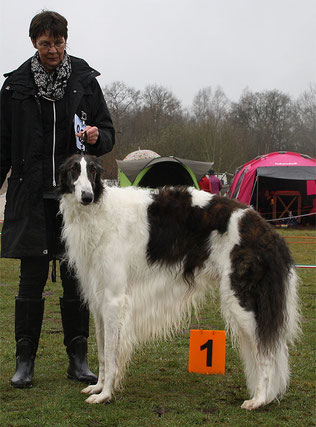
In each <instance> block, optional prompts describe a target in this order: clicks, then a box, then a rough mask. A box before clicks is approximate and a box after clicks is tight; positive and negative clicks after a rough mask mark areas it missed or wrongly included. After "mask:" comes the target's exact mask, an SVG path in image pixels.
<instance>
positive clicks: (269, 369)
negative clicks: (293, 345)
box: [240, 338, 289, 410]
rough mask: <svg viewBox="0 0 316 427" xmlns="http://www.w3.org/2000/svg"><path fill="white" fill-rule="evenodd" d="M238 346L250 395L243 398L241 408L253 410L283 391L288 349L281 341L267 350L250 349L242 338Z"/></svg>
mask: <svg viewBox="0 0 316 427" xmlns="http://www.w3.org/2000/svg"><path fill="white" fill-rule="evenodd" d="M246 339H247V338H246ZM240 346H241V347H240V351H241V354H242V358H243V361H244V365H245V371H246V377H247V385H248V388H249V391H250V393H251V397H252V398H251V399H250V400H245V401H244V403H243V404H242V405H241V408H243V409H248V410H253V409H257V408H260V407H261V406H263V405H266V404H268V403H270V402H272V401H273V400H274V399H275V398H277V397H278V396H281V395H282V394H283V393H284V392H285V390H286V386H287V383H288V379H289V368H288V349H287V345H286V343H285V342H284V341H281V342H280V343H278V344H277V347H276V348H275V349H272V350H268V351H267V352H265V351H262V350H260V349H258V347H257V346H255V347H254V348H253V350H252V351H250V346H249V343H246V342H245V340H244V339H243V338H242V339H241V342H240Z"/></svg>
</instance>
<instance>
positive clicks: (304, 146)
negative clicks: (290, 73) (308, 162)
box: [295, 84, 316, 157]
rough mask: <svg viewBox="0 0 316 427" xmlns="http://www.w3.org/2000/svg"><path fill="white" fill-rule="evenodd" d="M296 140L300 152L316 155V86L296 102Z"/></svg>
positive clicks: (313, 85) (311, 86)
mask: <svg viewBox="0 0 316 427" xmlns="http://www.w3.org/2000/svg"><path fill="white" fill-rule="evenodd" d="M295 111H296V123H295V139H296V144H297V148H298V151H301V152H302V153H305V154H309V155H311V156H313V157H315V154H316V84H311V85H310V86H309V88H308V90H306V91H305V92H304V93H303V94H302V95H301V96H300V97H299V98H298V99H297V101H296V103H295Z"/></svg>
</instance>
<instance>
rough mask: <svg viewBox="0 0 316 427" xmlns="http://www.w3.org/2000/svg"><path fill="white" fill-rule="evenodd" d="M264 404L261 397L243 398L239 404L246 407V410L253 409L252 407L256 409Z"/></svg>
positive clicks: (243, 407)
mask: <svg viewBox="0 0 316 427" xmlns="http://www.w3.org/2000/svg"><path fill="white" fill-rule="evenodd" d="M263 405H265V402H264V401H263V400H261V399H251V400H245V401H244V403H243V404H242V405H241V408H242V409H247V411H253V410H254V409H258V408H260V407H261V406H263Z"/></svg>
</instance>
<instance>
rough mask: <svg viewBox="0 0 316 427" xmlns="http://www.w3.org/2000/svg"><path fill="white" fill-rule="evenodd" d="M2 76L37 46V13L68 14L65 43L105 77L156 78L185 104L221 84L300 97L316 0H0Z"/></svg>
mask: <svg viewBox="0 0 316 427" xmlns="http://www.w3.org/2000/svg"><path fill="white" fill-rule="evenodd" d="M0 4H1V7H0V52H1V60H0V68H1V69H0V74H1V78H0V83H1V85H2V83H3V81H4V78H3V77H2V74H3V73H5V72H8V71H11V70H13V69H15V68H17V67H18V66H19V65H20V64H21V63H22V62H24V61H25V60H26V59H27V58H28V57H30V56H32V55H33V53H34V48H33V47H32V45H31V42H30V40H29V37H28V29H29V24H30V20H31V19H32V17H33V16H34V15H35V14H36V13H38V12H39V11H40V10H42V9H49V10H55V11H57V12H59V13H61V14H62V15H64V16H65V17H66V18H67V20H68V23H69V37H68V52H69V53H70V54H71V55H74V56H78V57H81V58H84V59H85V60H86V61H87V62H88V63H89V64H90V65H91V66H92V67H94V68H96V69H97V70H98V71H100V72H101V76H100V77H99V78H98V80H99V83H100V85H101V86H104V85H106V84H109V83H111V82H113V81H117V80H119V81H123V82H124V83H126V84H127V85H128V86H132V87H134V88H135V89H140V90H142V89H144V87H145V86H146V85H148V84H153V83H156V84H158V85H162V86H164V87H166V88H167V89H169V90H171V91H172V92H173V94H174V95H175V96H176V97H177V98H178V99H179V100H180V101H181V102H182V105H183V106H185V107H186V106H187V107H189V106H190V105H191V104H192V101H193V97H194V95H195V94H196V93H197V92H198V90H200V89H202V88H204V87H207V86H211V87H212V88H214V89H215V88H216V87H217V86H220V87H221V88H222V89H223V91H224V92H225V94H226V95H227V97H228V98H229V99H230V100H232V101H238V100H239V98H240V96H241V94H242V92H243V90H244V89H245V88H246V87H247V88H248V89H249V90H251V91H254V92H255V91H263V90H273V89H278V90H280V91H282V92H285V93H287V94H288V95H290V96H291V97H293V98H296V97H297V96H299V95H300V94H301V93H302V92H304V90H306V89H307V88H308V86H309V84H311V83H315V81H316V25H315V22H316V0H111V1H109V0H86V1H83V0H52V1H50V0H27V1H24V0H19V1H18V0H0Z"/></svg>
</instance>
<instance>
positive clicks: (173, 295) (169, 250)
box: [60, 155, 299, 410]
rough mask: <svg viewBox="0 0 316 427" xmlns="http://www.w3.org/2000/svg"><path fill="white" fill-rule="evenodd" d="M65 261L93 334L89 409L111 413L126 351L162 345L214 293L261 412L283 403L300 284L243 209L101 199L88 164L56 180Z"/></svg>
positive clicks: (119, 195) (198, 195) (120, 193)
mask: <svg viewBox="0 0 316 427" xmlns="http://www.w3.org/2000/svg"><path fill="white" fill-rule="evenodd" d="M60 192H61V203H60V210H61V213H62V215H63V221H64V227H63V234H62V235H63V239H64V241H65V244H66V249H67V258H68V261H69V263H70V266H72V267H73V268H74V270H75V272H76V274H77V276H78V278H79V281H80V286H81V293H82V296H83V298H84V299H85V301H86V302H87V303H88V304H89V307H90V309H91V312H92V314H93V317H94V321H95V326H96V337H97V346H98V356H99V379H98V382H97V384H96V385H91V386H88V387H86V388H85V389H83V390H82V392H83V393H86V394H89V395H90V396H89V397H88V398H87V400H86V402H88V403H101V402H107V401H109V400H110V399H111V398H112V396H113V391H114V390H115V389H117V388H118V387H119V385H120V384H121V380H122V378H123V375H124V371H125V368H126V366H127V363H128V361H129V360H130V357H131V354H132V351H133V349H134V348H135V347H136V346H137V345H139V344H141V343H146V342H148V341H149V340H152V339H156V338H159V337H169V336H171V335H172V334H173V333H174V332H175V331H177V330H179V328H180V327H181V325H183V322H184V321H186V320H188V318H189V317H190V314H191V311H192V307H193V308H198V307H199V306H200V304H201V303H202V301H203V299H204V297H205V295H206V294H207V293H209V292H210V291H211V290H212V287H214V286H215V284H216V283H217V284H218V287H219V294H220V301H221V311H222V315H223V317H224V319H225V322H226V325H227V328H228V330H229V331H230V333H231V335H232V339H233V341H234V342H235V343H236V344H238V347H239V349H240V354H241V358H242V360H243V363H244V366H245V374H246V379H247V385H248V389H249V393H250V396H251V399H250V400H245V401H244V403H243V404H242V406H241V407H242V408H245V409H248V410H252V409H256V408H259V407H261V406H263V405H265V404H267V403H269V402H271V401H272V400H274V399H275V398H278V397H280V396H282V394H283V393H284V392H285V389H286V386H287V384H288V380H289V368H288V347H287V344H288V343H292V342H293V340H294V339H295V338H296V336H297V335H298V332H299V312H298V297H297V275H296V272H295V269H294V265H293V261H292V258H291V255H290V252H289V250H288V248H287V246H286V244H285V243H284V241H283V239H282V238H280V237H279V235H278V234H277V233H276V232H275V231H274V230H273V229H272V227H271V226H270V225H269V224H267V222H266V221H265V220H264V219H262V218H261V217H260V216H259V214H258V213H257V212H255V211H254V210H253V209H252V208H251V207H249V206H246V205H243V204H241V203H239V202H238V201H235V200H230V199H228V198H225V197H219V196H217V195H212V194H209V193H206V192H204V191H199V190H196V189H194V188H177V187H174V188H173V187H170V188H162V189H155V190H150V189H143V188H135V187H127V188H118V187H106V186H105V185H104V184H103V181H102V180H101V166H100V165H99V163H98V162H97V161H96V159H95V158H94V157H90V156H81V155H75V156H72V157H71V158H69V159H68V160H66V162H65V163H64V165H63V166H62V167H61V170H60Z"/></svg>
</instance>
